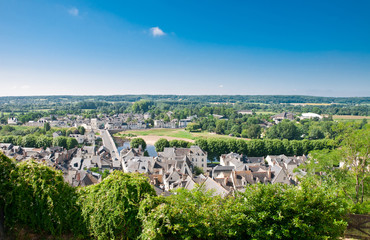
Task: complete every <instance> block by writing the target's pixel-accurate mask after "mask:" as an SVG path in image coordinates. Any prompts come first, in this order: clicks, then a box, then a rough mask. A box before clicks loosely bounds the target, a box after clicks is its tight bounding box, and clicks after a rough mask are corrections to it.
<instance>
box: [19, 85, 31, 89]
mask: <svg viewBox="0 0 370 240" xmlns="http://www.w3.org/2000/svg"><path fill="white" fill-rule="evenodd" d="M21 88H22V89H29V88H31V87H30V86H29V85H22V86H21Z"/></svg>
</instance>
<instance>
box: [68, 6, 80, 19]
mask: <svg viewBox="0 0 370 240" xmlns="http://www.w3.org/2000/svg"><path fill="white" fill-rule="evenodd" d="M68 13H69V14H71V15H72V16H75V17H77V16H78V13H79V11H78V9H77V8H75V7H72V8H70V9H68Z"/></svg>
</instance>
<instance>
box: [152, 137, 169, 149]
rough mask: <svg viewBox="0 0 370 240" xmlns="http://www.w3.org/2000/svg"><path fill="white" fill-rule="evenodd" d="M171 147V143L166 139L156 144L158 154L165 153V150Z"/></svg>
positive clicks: (161, 139)
mask: <svg viewBox="0 0 370 240" xmlns="http://www.w3.org/2000/svg"><path fill="white" fill-rule="evenodd" d="M169 146H170V143H169V142H168V140H167V139H165V138H160V139H159V140H158V141H156V142H155V143H154V147H155V151H156V152H163V150H164V148H166V147H169Z"/></svg>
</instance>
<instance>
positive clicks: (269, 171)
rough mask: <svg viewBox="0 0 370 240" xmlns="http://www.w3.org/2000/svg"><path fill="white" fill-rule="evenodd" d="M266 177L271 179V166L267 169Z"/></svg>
mask: <svg viewBox="0 0 370 240" xmlns="http://www.w3.org/2000/svg"><path fill="white" fill-rule="evenodd" d="M267 178H268V180H271V167H269V169H268V170H267Z"/></svg>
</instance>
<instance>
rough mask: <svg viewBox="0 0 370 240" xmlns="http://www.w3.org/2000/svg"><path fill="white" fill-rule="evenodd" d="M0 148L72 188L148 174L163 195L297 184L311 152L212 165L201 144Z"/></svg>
mask: <svg viewBox="0 0 370 240" xmlns="http://www.w3.org/2000/svg"><path fill="white" fill-rule="evenodd" d="M0 150H1V151H2V152H3V153H4V154H5V155H7V156H8V157H11V158H14V159H16V160H17V161H24V160H28V159H34V160H36V161H38V162H40V163H43V164H46V165H48V166H51V167H54V168H56V169H58V170H61V171H62V172H63V174H64V179H65V181H66V182H68V183H69V184H71V185H72V186H88V185H91V184H96V183H98V182H100V181H102V173H103V172H106V171H108V172H112V171H113V170H119V171H123V172H126V173H142V174H145V175H146V176H147V177H148V180H149V181H150V183H151V184H152V185H153V187H154V188H155V190H156V192H157V194H161V195H168V194H170V191H171V190H173V189H177V188H186V189H189V190H191V189H193V188H195V187H196V186H197V185H200V186H202V188H204V189H206V190H212V191H213V193H214V194H217V195H221V196H227V195H230V194H233V193H234V192H235V191H243V190H244V189H245V187H246V186H247V185H250V184H256V183H263V184H275V183H284V184H297V183H298V178H297V176H298V175H304V174H305V173H304V172H302V171H301V170H299V171H297V170H296V171H294V169H296V168H297V167H298V166H299V165H300V164H302V163H303V162H305V161H306V157H305V156H289V157H288V156H285V155H279V156H267V157H247V156H243V155H240V154H237V153H229V154H224V155H222V156H221V157H220V165H217V166H215V167H208V166H207V157H208V155H207V153H206V152H205V151H203V150H202V149H201V148H199V147H198V146H192V147H190V148H175V147H171V148H164V150H163V152H158V156H156V157H148V156H145V155H144V151H143V150H142V149H141V148H124V149H122V150H121V151H120V154H119V159H117V158H115V157H113V154H112V153H111V152H110V150H109V149H107V148H106V147H105V146H100V147H97V146H95V145H93V146H83V147H82V148H74V149H71V150H66V149H63V148H61V147H50V148H46V149H42V148H40V149H35V148H23V147H19V146H13V145H12V144H0ZM195 173H197V175H196V174H195Z"/></svg>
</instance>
